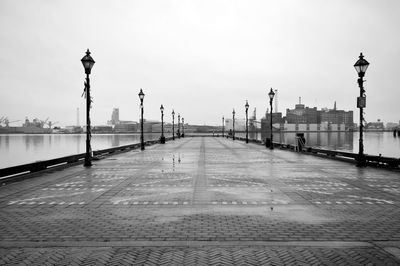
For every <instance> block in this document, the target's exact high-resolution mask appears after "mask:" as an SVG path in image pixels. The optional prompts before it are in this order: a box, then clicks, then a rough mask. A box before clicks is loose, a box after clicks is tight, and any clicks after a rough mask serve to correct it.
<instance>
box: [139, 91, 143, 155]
mask: <svg viewBox="0 0 400 266" xmlns="http://www.w3.org/2000/svg"><path fill="white" fill-rule="evenodd" d="M138 95H139V99H140V110H141V116H140V149H141V150H142V151H143V150H144V136H143V109H144V108H143V99H144V93H143V90H142V89H140V92H139V94H138Z"/></svg>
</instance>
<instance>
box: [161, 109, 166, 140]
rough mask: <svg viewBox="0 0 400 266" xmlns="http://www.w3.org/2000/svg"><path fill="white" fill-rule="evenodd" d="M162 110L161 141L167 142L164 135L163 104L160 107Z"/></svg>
mask: <svg viewBox="0 0 400 266" xmlns="http://www.w3.org/2000/svg"><path fill="white" fill-rule="evenodd" d="M160 111H161V137H160V143H161V144H165V137H164V106H163V105H162V104H161V107H160Z"/></svg>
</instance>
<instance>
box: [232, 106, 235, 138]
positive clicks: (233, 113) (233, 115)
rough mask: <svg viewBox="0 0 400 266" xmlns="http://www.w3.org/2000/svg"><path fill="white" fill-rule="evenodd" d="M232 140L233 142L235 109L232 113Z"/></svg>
mask: <svg viewBox="0 0 400 266" xmlns="http://www.w3.org/2000/svg"><path fill="white" fill-rule="evenodd" d="M232 139H233V140H235V109H233V111H232Z"/></svg>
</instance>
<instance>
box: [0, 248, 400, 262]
mask: <svg viewBox="0 0 400 266" xmlns="http://www.w3.org/2000/svg"><path fill="white" fill-rule="evenodd" d="M0 265H32V266H33V265H38V266H42V265H307V266H309V265H352V266H357V265H360V266H361V265H363V266H365V265H398V262H396V260H395V259H393V258H392V257H391V256H388V254H386V253H383V252H381V251H380V250H376V249H373V248H351V249H340V248H299V247H294V248H292V247H290V248H287V247H272V248H271V247H241V248H218V247H217V248H209V247H199V248H190V247H189V248H187V247H166V248H154V247H152V248H146V247H143V248H131V247H124V248H108V247H98V248H24V249H1V248H0Z"/></svg>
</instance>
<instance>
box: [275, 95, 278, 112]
mask: <svg viewBox="0 0 400 266" xmlns="http://www.w3.org/2000/svg"><path fill="white" fill-rule="evenodd" d="M277 112H278V90H275V113H277Z"/></svg>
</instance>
